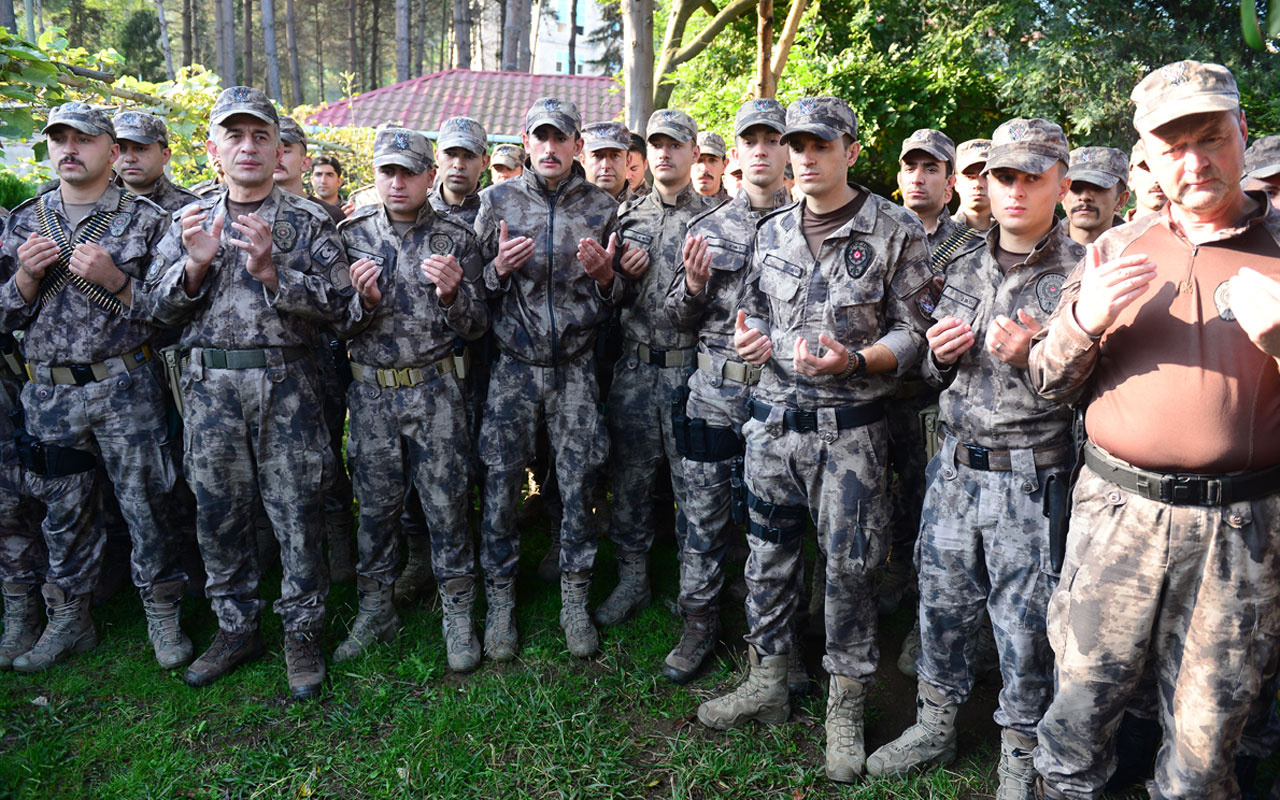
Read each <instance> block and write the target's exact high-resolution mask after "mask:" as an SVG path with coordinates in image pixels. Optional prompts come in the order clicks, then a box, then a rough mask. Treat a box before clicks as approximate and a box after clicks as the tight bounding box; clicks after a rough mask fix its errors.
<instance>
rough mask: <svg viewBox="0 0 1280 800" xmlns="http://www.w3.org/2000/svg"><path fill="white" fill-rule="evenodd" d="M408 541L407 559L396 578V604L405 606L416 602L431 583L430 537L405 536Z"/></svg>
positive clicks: (423, 595)
mask: <svg viewBox="0 0 1280 800" xmlns="http://www.w3.org/2000/svg"><path fill="white" fill-rule="evenodd" d="M404 538H405V539H406V540H407V541H408V543H409V560H408V561H406V562H405V564H404V570H403V571H401V573H400V577H399V578H396V584H395V599H396V605H400V606H407V605H412V604H413V603H416V602H418V600H420V599H421V598H423V597H425V596H426V594H427V589H428V587H429V586H430V585H431V579H432V577H433V576H432V572H431V537H430V536H406V537H404Z"/></svg>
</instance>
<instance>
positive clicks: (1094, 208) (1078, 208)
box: [1071, 203, 1098, 214]
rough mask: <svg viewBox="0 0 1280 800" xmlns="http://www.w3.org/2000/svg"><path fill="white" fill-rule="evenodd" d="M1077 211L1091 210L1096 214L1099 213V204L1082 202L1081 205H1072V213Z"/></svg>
mask: <svg viewBox="0 0 1280 800" xmlns="http://www.w3.org/2000/svg"><path fill="white" fill-rule="evenodd" d="M1077 211H1089V212H1092V213H1094V214H1097V213H1098V207H1097V206H1091V205H1086V204H1083V203H1082V204H1080V205H1076V206H1072V207H1071V213H1072V214H1074V213H1076V212H1077Z"/></svg>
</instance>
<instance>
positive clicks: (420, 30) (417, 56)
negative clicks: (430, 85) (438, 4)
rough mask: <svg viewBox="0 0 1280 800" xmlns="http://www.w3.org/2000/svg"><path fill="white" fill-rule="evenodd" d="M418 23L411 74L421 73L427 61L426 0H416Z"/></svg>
mask: <svg viewBox="0 0 1280 800" xmlns="http://www.w3.org/2000/svg"><path fill="white" fill-rule="evenodd" d="M417 5H418V7H417V16H418V25H417V29H416V30H415V32H414V41H415V42H417V45H418V46H417V47H415V48H413V74H414V75H421V74H422V73H423V72H424V71H425V69H424V68H425V66H426V62H427V0H417Z"/></svg>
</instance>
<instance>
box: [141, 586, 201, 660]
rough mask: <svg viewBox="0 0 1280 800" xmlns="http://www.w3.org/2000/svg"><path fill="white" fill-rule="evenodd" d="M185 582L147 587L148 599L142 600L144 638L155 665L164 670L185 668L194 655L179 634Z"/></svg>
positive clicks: (192, 649) (182, 635)
mask: <svg viewBox="0 0 1280 800" xmlns="http://www.w3.org/2000/svg"><path fill="white" fill-rule="evenodd" d="M186 591H187V585H186V582H185V581H180V580H179V581H167V582H165V583H157V584H154V585H152V587H151V598H150V599H147V598H145V597H144V598H143V599H142V608H143V610H144V611H145V612H146V615H147V638H148V639H149V640H151V648H152V650H154V651H155V654H156V663H157V664H159V665H160V666H161V667H163V668H165V669H174V668H175V667H181V666H185V665H187V664H189V663H191V658H192V656H194V655H195V653H194V648H192V646H191V640H190V639H189V638H187V635H186V634H185V633H183V632H182V626H181V625H180V624H179V617H180V616H181V614H182V597H183V595H184V594H185V593H186Z"/></svg>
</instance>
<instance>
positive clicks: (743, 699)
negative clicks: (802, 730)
mask: <svg viewBox="0 0 1280 800" xmlns="http://www.w3.org/2000/svg"><path fill="white" fill-rule="evenodd" d="M747 658H748V663H749V671H748V672H747V679H746V680H745V681H743V682H742V683H741V684H740V685H739V686H738V688H737V689H734V690H733V691H732V692H730V693H729V694H726V695H724V696H722V697H717V698H715V699H713V700H708V701H707V702H705V703H703V704H702V705H700V706H698V721H699V722H701V723H702V724H703V725H706V726H707V727H708V728H715V729H716V730H718V731H727V730H729V729H730V728H737V727H740V726H742V725H743V724H745V723H746V722H747V721H748V720H753V719H754V720H757V721H759V722H763V723H765V724H766V725H781V724H782V723H784V722H786V721H787V717H788V716H790V714H791V701H790V699H789V698H788V696H787V684H786V677H787V656H786V654H785V653H784V654H782V655H776V656H764V657H763V658H762V657H761V656H760V654H759V653H758V652H756V649H755V648H754V647H748V648H747Z"/></svg>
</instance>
